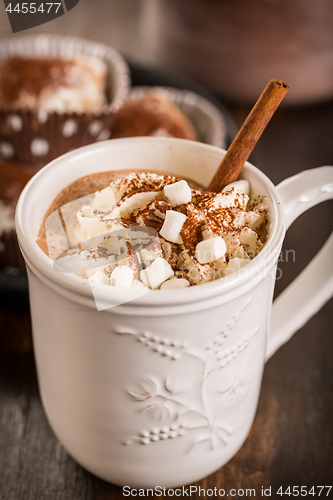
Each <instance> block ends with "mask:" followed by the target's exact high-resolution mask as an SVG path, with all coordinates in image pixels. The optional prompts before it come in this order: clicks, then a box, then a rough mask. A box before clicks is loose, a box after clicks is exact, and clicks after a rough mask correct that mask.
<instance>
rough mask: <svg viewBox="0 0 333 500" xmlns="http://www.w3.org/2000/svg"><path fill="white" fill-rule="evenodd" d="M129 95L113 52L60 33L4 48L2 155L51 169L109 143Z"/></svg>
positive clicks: (0, 47)
mask: <svg viewBox="0 0 333 500" xmlns="http://www.w3.org/2000/svg"><path fill="white" fill-rule="evenodd" d="M128 89H129V73H128V68H127V65H126V63H125V62H124V60H123V59H122V57H121V56H120V54H118V52H116V51H115V50H114V49H112V48H111V47H108V46H105V45H102V44H99V43H93V42H89V41H86V40H81V39H77V38H71V37H63V36H58V35H30V36H22V37H18V38H15V39H9V40H4V41H2V42H1V43H0V156H2V157H3V158H5V159H7V160H18V161H22V162H24V163H29V164H31V165H40V164H45V163H47V162H49V161H51V160H52V159H54V158H55V157H57V156H59V155H61V154H63V153H65V152H67V151H70V150H71V149H74V148H77V147H79V146H83V145H86V144H90V143H92V142H95V141H97V140H103V139H108V138H109V137H110V136H111V133H112V127H113V122H114V115H115V112H116V111H117V110H118V109H119V107H120V106H121V105H122V104H123V102H124V100H125V98H126V96H127V94H128Z"/></svg>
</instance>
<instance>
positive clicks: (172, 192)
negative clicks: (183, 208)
mask: <svg viewBox="0 0 333 500" xmlns="http://www.w3.org/2000/svg"><path fill="white" fill-rule="evenodd" d="M164 196H165V197H166V198H167V199H168V200H169V201H170V204H171V206H172V207H178V206H179V205H182V204H183V203H189V202H190V201H191V199H192V193H191V188H190V186H189V185H188V184H187V182H186V181H178V182H175V183H174V184H168V185H167V186H165V187H164Z"/></svg>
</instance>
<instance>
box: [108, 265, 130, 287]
mask: <svg viewBox="0 0 333 500" xmlns="http://www.w3.org/2000/svg"><path fill="white" fill-rule="evenodd" d="M133 278H134V273H133V271H132V269H131V268H130V267H127V266H118V267H116V268H115V269H114V270H113V271H112V273H111V276H110V284H111V285H113V286H118V287H119V288H132V283H133Z"/></svg>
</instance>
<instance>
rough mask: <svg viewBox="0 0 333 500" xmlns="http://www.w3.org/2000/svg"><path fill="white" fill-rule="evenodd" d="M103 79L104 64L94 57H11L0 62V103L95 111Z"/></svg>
mask: <svg viewBox="0 0 333 500" xmlns="http://www.w3.org/2000/svg"><path fill="white" fill-rule="evenodd" d="M106 80H107V67H106V64H105V63H104V61H102V60H99V59H97V58H93V57H84V56H76V57H72V58H59V57H48V58H45V57H20V56H14V57H10V58H8V59H5V60H4V61H1V62H0V107H4V108H11V109H13V110H15V109H26V110H43V111H44V112H58V113H98V112H100V111H102V109H103V107H104V106H105V105H106V104H107V102H106V84H107V81H106Z"/></svg>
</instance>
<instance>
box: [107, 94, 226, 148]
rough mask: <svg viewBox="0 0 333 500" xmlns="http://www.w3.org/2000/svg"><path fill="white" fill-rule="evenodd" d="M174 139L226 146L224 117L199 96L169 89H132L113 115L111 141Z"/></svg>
mask: <svg viewBox="0 0 333 500" xmlns="http://www.w3.org/2000/svg"><path fill="white" fill-rule="evenodd" d="M135 136H155V137H177V138H180V139H188V140H193V141H196V140H197V141H201V142H205V143H207V144H212V145H214V146H219V147H225V146H226V143H227V126H226V123H225V121H224V118H223V115H222V114H221V113H220V111H219V110H218V109H217V108H216V106H214V105H213V104H212V103H211V102H209V101H208V100H207V99H205V98H203V97H201V96H199V95H198V94H196V93H194V92H191V91H188V90H179V89H176V88H171V87H134V88H133V90H132V92H131V93H130V96H129V98H128V99H127V100H126V101H125V103H124V105H123V106H122V107H121V109H120V110H119V111H118V113H117V114H116V119H115V124H114V128H113V132H112V138H113V139H116V138H119V137H135Z"/></svg>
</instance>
